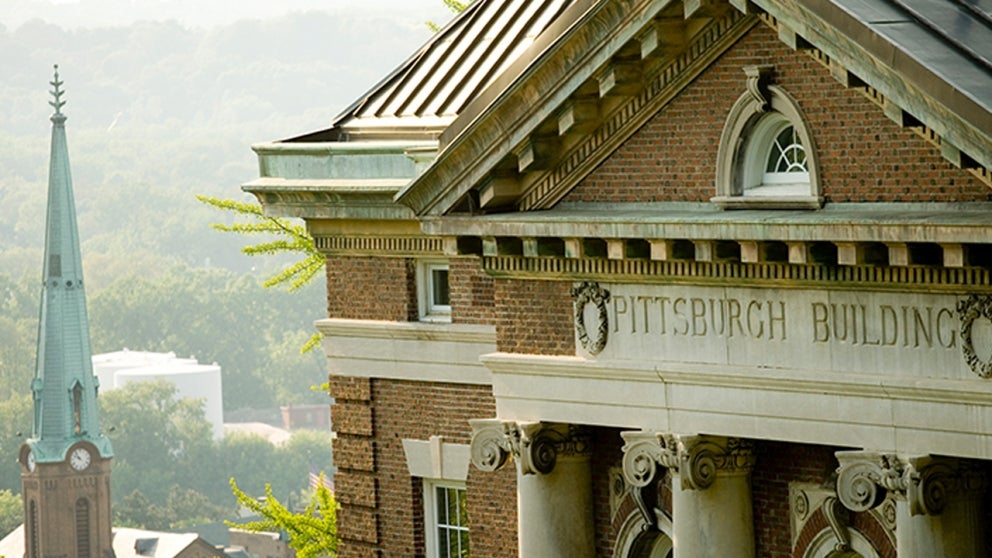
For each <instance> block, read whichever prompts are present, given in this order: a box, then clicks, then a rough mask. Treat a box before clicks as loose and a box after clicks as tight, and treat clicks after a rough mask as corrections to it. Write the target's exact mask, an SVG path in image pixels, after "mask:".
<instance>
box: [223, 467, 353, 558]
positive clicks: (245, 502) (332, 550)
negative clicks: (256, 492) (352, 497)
mask: <svg viewBox="0 0 992 558" xmlns="http://www.w3.org/2000/svg"><path fill="white" fill-rule="evenodd" d="M231 491H232V492H233V493H234V495H235V496H236V497H237V499H238V503H239V504H240V505H242V506H244V507H245V508H247V509H248V510H250V511H252V512H253V513H255V514H257V515H259V516H261V517H262V519H260V520H258V521H250V522H248V523H234V522H231V521H225V523H227V525H228V526H230V527H238V528H240V529H246V530H248V531H254V532H260V531H284V532H285V533H286V534H287V536H288V537H289V546H291V547H292V548H294V549H295V550H296V556H297V558H318V557H321V556H330V557H334V556H337V552H338V536H337V534H338V529H337V502H335V501H334V496H333V495H332V494H331V491H330V490H328V489H327V487H325V486H324V475H323V473H321V475H320V482H318V483H317V489H316V490H314V492H313V495H312V496H311V498H310V502H309V503H308V504H307V507H306V508H305V509H304V510H303V511H302V512H301V513H293V511H291V510H289V509H288V508H286V506H284V505H283V504H282V503H280V502H279V500H276V498H275V497H274V496H273V495H272V485H269V484H267V485H265V498H264V499H256V498H253V497H251V496H249V495H248V494H247V493H245V492H244V491H242V490H241V489H240V488H238V484H237V482H235V480H234V477H231Z"/></svg>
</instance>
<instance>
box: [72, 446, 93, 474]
mask: <svg viewBox="0 0 992 558" xmlns="http://www.w3.org/2000/svg"><path fill="white" fill-rule="evenodd" d="M69 465H70V466H72V468H73V469H75V470H77V471H82V470H83V469H85V468H87V467H89V466H90V452H89V451H87V450H86V448H76V449H74V450H72V453H71V454H70V455H69Z"/></svg>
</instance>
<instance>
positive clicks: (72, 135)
mask: <svg viewBox="0 0 992 558" xmlns="http://www.w3.org/2000/svg"><path fill="white" fill-rule="evenodd" d="M87 1H88V0H84V1H83V2H82V4H86V3H87ZM294 1H295V2H301V1H303V0H294ZM0 2H2V0H0ZM339 2H340V0H339ZM32 3H34V4H37V3H38V1H37V0H35V1H34V2H32V1H31V0H28V1H27V2H21V3H15V4H17V5H18V6H24V5H30V4H32ZM111 3H112V2H110V0H93V1H90V2H89V4H93V5H96V6H100V5H110V4H111ZM202 3H203V5H204V6H207V5H208V4H209V5H210V6H215V5H216V4H217V3H216V2H214V3H211V2H209V1H208V0H203V2H202ZM333 3H334V2H332V4H333ZM354 3H355V4H357V5H362V4H364V3H362V2H354ZM432 3H434V2H433V0H432ZM117 4H127V2H117ZM130 4H131V5H138V4H142V2H141V1H140V0H135V1H132V2H130ZM144 4H148V2H144ZM153 4H155V3H153ZM157 4H162V5H165V4H168V3H162V2H158V3H157ZM186 4H190V2H186ZM223 4H226V5H228V6H232V4H231V3H227V2H225V3H223ZM239 4H240V3H235V4H234V6H235V7H237V6H239ZM255 4H258V3H257V2H256V3H254V4H252V5H255ZM436 4H437V5H438V6H441V7H442V9H443V5H442V4H441V2H440V0H437V2H436ZM376 13H377V14H379V15H369V14H364V15H363V13H358V12H356V13H351V14H348V16H347V17H341V16H340V15H339V16H334V15H330V14H328V13H323V12H315V11H314V12H301V13H293V14H288V15H282V16H279V17H275V18H272V19H267V20H264V21H262V20H244V21H237V22H234V23H231V24H228V25H214V26H200V27H190V26H187V25H186V24H185V23H182V24H181V23H178V22H176V21H136V22H132V23H129V24H128V25H126V26H108V27H83V26H74V27H72V28H62V27H59V26H56V25H53V24H51V23H46V22H43V21H41V20H38V19H34V20H28V21H25V22H24V23H22V24H19V25H17V26H16V27H14V26H10V27H4V26H3V25H4V24H5V23H4V21H5V20H3V19H0V399H3V398H6V397H9V396H10V395H11V394H13V393H25V392H27V391H28V387H29V385H30V378H31V376H32V374H33V366H34V350H35V335H36V333H37V329H36V328H37V325H36V324H37V314H38V294H39V288H38V286H37V285H38V278H39V277H40V274H41V259H42V257H41V250H42V244H43V236H44V221H45V197H46V188H47V174H48V168H47V165H48V156H49V141H50V127H51V123H50V122H49V120H48V117H49V116H50V114H51V112H52V109H51V107H50V106H49V105H48V101H49V99H50V97H49V95H48V89H49V88H50V87H49V85H48V82H49V81H50V80H51V78H52V65H53V64H54V63H57V64H59V71H60V74H61V77H62V79H63V80H64V81H65V86H64V89H65V90H66V92H67V93H66V95H65V100H67V101H68V102H67V104H66V106H65V107H64V109H63V111H64V112H65V113H66V114H67V115H68V122H67V133H68V139H69V154H70V159H71V163H72V174H73V183H74V188H75V195H76V205H77V210H78V214H79V230H80V236H81V240H82V251H83V260H84V272H85V275H86V280H87V296H88V299H89V303H90V304H89V305H90V322H91V329H92V338H93V349H94V352H96V353H99V352H104V351H114V350H119V349H121V348H124V347H127V348H129V349H132V350H151V351H175V352H176V353H177V354H179V355H181V356H185V355H188V354H195V355H196V357H197V358H199V359H200V360H201V362H214V361H216V362H218V363H219V364H221V366H222V367H223V370H224V378H223V382H224V395H225V408H227V409H235V408H240V407H243V406H253V407H257V406H266V405H273V404H285V403H290V402H301V401H305V400H307V399H310V400H317V399H319V398H320V394H313V393H311V392H309V390H308V389H307V387H308V386H309V385H310V384H315V383H320V382H322V381H324V380H323V379H324V378H326V376H325V375H324V371H323V363H322V362H321V359H320V357H319V356H317V354H316V352H315V353H311V354H310V355H307V356H306V357H302V356H300V355H298V354H296V353H297V351H296V348H297V347H299V346H300V345H302V343H303V342H304V341H305V340H306V339H307V338H308V337H309V335H310V333H311V332H312V331H313V320H314V319H317V318H320V317H321V309H322V308H323V306H324V294H323V288H322V286H320V285H313V288H308V289H306V290H305V292H302V293H298V294H292V295H287V294H285V293H281V292H278V291H276V292H267V291H263V290H262V289H261V288H260V287H259V286H258V285H259V283H260V281H261V279H260V278H259V277H258V275H262V274H263V272H264V271H269V270H271V267H272V265H273V264H272V263H271V262H267V261H266V260H264V259H262V260H259V259H257V258H247V257H245V256H242V255H241V254H240V253H239V249H240V247H241V246H242V245H243V244H244V243H245V241H246V239H244V238H240V237H237V236H232V235H224V234H222V233H219V232H215V231H213V230H212V229H211V228H210V224H211V223H213V222H218V221H224V220H226V216H225V215H223V214H221V213H219V212H218V211H217V210H214V209H210V208H208V207H206V206H203V205H202V204H200V203H199V202H197V201H196V199H195V198H194V194H206V195H211V196H217V197H233V198H241V197H243V196H244V195H243V194H241V192H240V189H239V186H240V184H242V183H244V182H246V181H249V180H251V179H253V178H255V177H256V176H257V162H256V159H255V155H254V153H253V152H252V151H251V149H250V145H251V144H252V143H256V142H260V141H268V140H273V139H279V138H281V137H286V136H289V135H293V134H299V133H304V132H307V131H311V130H314V129H317V128H319V127H322V126H326V125H327V124H328V123H329V122H330V121H331V119H332V118H333V117H334V116H335V115H336V114H337V112H338V111H340V110H341V109H342V108H344V107H345V106H346V105H347V104H349V103H350V102H351V101H353V100H354V99H355V98H357V97H358V96H359V95H361V94H362V93H363V92H364V91H365V90H367V89H368V88H369V87H371V86H372V85H373V84H374V83H375V82H376V81H377V80H378V79H379V78H381V77H382V76H383V75H385V74H386V73H387V72H389V71H390V70H391V69H392V68H393V67H395V66H396V65H398V64H399V63H401V62H402V61H403V60H404V59H405V58H406V57H407V56H409V55H410V53H412V52H414V51H415V50H416V49H417V48H418V47H419V45H420V44H422V43H423V42H424V41H426V40H427V38H428V37H429V34H430V32H429V30H428V28H427V26H426V25H425V24H424V21H425V20H426V19H429V18H432V14H419V15H416V17H414V18H413V19H407V20H400V19H398V18H396V17H392V18H387V17H385V16H383V15H382V13H383V12H382V11H378V12H376ZM435 13H436V12H435ZM448 17H450V14H448ZM0 18H2V16H0ZM433 19H437V17H436V16H433ZM232 20H233V16H232ZM246 199H250V198H246ZM267 268H268V269H267ZM323 400H324V401H326V397H324V398H323Z"/></svg>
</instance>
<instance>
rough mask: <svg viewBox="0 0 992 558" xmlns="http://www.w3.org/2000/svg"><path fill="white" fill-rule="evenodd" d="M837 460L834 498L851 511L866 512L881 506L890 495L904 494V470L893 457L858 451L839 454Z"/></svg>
mask: <svg viewBox="0 0 992 558" xmlns="http://www.w3.org/2000/svg"><path fill="white" fill-rule="evenodd" d="M836 456H837V460H838V461H839V462H840V467H838V469H837V498H838V499H839V500H840V501H841V503H842V504H844V507H846V508H847V509H849V510H851V511H854V512H864V511H868V510H870V509H873V508H875V507H877V506H878V505H879V504H881V503H882V501H884V500H885V497H886V495H887V493H888V492H889V491H893V492H901V491H903V490H905V487H906V477H905V468H904V466H903V464H902V463H901V462H900V461H899V460H898V459H897V458H896V457H895V456H891V455H884V454H878V453H871V452H858V451H852V452H844V451H840V452H837V453H836Z"/></svg>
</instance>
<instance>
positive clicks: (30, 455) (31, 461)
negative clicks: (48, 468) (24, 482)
mask: <svg viewBox="0 0 992 558" xmlns="http://www.w3.org/2000/svg"><path fill="white" fill-rule="evenodd" d="M24 461H25V463H24V465H25V466H26V467H27V468H28V471H31V472H32V473H33V472H34V466H35V461H34V452H33V451H29V452H28V456H27V458H25V460H24Z"/></svg>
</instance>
